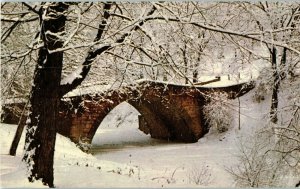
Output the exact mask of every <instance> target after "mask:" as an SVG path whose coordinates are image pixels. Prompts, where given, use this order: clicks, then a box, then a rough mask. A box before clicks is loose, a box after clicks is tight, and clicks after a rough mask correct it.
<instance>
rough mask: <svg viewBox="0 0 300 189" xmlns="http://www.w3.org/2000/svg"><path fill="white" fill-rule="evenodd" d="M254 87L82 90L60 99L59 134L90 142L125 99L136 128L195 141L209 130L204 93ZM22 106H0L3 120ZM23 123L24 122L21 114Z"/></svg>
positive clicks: (147, 84)
mask: <svg viewBox="0 0 300 189" xmlns="http://www.w3.org/2000/svg"><path fill="white" fill-rule="evenodd" d="M252 88H254V83H253V82H250V83H240V84H236V85H231V86H227V87H204V86H199V87H195V86H188V85H175V84H166V83H162V82H154V81H146V80H145V81H141V82H138V83H137V84H135V85H130V86H125V87H121V88H119V89H117V90H109V91H106V92H102V93H98V94H84V95H80V96H73V97H66V98H63V99H62V103H61V107H60V118H59V119H60V125H59V126H58V128H57V130H58V132H59V133H60V134H62V135H64V136H67V137H69V138H70V139H71V140H72V141H74V142H76V143H78V142H79V141H85V142H88V143H91V141H92V139H93V137H94V135H95V133H96V130H97V129H98V127H99V126H100V123H101V122H102V121H103V119H104V118H105V116H106V115H107V114H108V113H109V112H110V111H111V110H112V109H113V108H115V107H116V106H117V105H119V104H120V103H122V102H124V101H126V102H128V103H129V104H131V105H132V106H133V107H134V108H135V109H136V110H138V111H139V113H140V116H139V129H140V130H141V131H143V132H144V133H146V134H150V135H151V137H152V138H157V139H166V140H172V141H181V142H197V141H198V139H199V138H201V137H202V136H203V135H204V134H206V133H207V132H208V129H209V126H208V125H207V123H206V121H205V117H204V115H203V106H204V105H205V104H206V103H207V99H208V98H206V97H207V96H209V95H210V94H211V93H213V92H226V93H227V94H228V97H229V98H231V99H233V98H236V97H239V96H241V95H243V94H245V93H247V92H248V91H250V90H251V89H252ZM12 106H14V107H17V106H18V107H19V108H20V109H22V107H24V103H17V104H16V103H15V104H7V105H6V106H4V107H3V110H4V113H3V115H2V121H3V122H6V123H15V124H17V123H18V119H19V117H20V115H16V114H14V113H12V111H10V109H11V108H9V107H12ZM22 123H23V124H25V119H24V118H23V120H22Z"/></svg>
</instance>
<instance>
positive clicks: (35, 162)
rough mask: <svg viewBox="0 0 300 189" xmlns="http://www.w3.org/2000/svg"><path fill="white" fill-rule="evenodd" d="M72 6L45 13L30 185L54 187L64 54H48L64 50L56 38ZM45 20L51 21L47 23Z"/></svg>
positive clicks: (30, 134)
mask: <svg viewBox="0 0 300 189" xmlns="http://www.w3.org/2000/svg"><path fill="white" fill-rule="evenodd" d="M67 8H68V5H66V4H65V3H53V4H50V5H49V6H47V7H46V6H45V7H44V8H42V9H41V12H40V16H41V34H40V35H41V39H42V40H43V42H44V46H43V47H42V48H41V49H40V50H39V54H38V62H37V66H36V69H35V74H34V83H33V87H32V90H31V97H30V104H31V107H30V114H29V120H28V121H27V133H26V141H25V154H24V157H23V160H24V161H25V162H26V163H27V166H28V169H29V171H30V175H29V177H28V178H29V181H33V180H38V179H41V180H42V182H43V183H44V184H45V185H48V186H49V187H54V184H53V180H54V178H53V158H54V146H55V140H56V127H57V125H58V121H59V119H58V110H59V103H60V99H61V95H60V93H59V86H60V82H61V72H62V64H63V53H62V52H56V53H52V54H49V51H48V50H53V49H57V48H60V47H62V45H63V42H62V41H61V40H60V39H58V38H57V37H56V36H55V35H51V33H53V34H57V33H59V32H62V31H64V27H65V21H66V17H65V15H64V14H63V12H64V11H65V10H67ZM43 17H47V19H44V18H43Z"/></svg>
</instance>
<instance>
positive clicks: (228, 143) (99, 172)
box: [0, 91, 269, 188]
mask: <svg viewBox="0 0 300 189" xmlns="http://www.w3.org/2000/svg"><path fill="white" fill-rule="evenodd" d="M252 96H253V91H252V92H250V93H248V94H246V95H245V96H243V97H241V98H240V100H241V130H239V129H238V120H237V117H238V116H237V115H238V112H237V100H233V101H231V102H232V104H233V106H234V107H235V109H233V110H232V113H233V114H234V115H235V116H234V120H233V123H232V126H231V128H230V129H229V131H227V132H225V133H222V134H219V133H217V132H216V131H214V130H211V131H210V132H209V133H208V134H207V135H205V136H204V137H203V138H201V139H200V140H199V141H198V142H197V143H191V144H185V143H172V142H167V141H160V140H155V139H151V138H150V136H149V135H145V134H144V133H142V132H141V131H139V130H138V120H137V116H138V112H137V111H136V110H135V109H134V108H133V107H132V106H130V105H129V104H127V103H122V104H120V105H119V106H117V107H116V108H115V109H114V110H113V111H111V112H110V114H109V115H108V116H107V117H106V118H105V119H104V121H103V122H102V123H101V125H100V127H99V129H98V130H97V133H96V135H95V137H94V139H93V141H92V149H91V154H85V153H83V152H82V151H81V150H79V149H78V148H77V147H76V145H75V144H74V143H72V142H71V141H70V140H69V139H68V138H65V137H63V136H61V135H58V137H57V142H56V151H55V160H54V183H55V186H56V187H58V188H62V187H71V188H73V187H80V188H82V187H91V188H95V187H234V186H235V183H234V180H233V178H232V177H231V175H230V174H229V173H228V172H227V171H226V169H228V168H230V167H232V166H234V164H236V163H237V161H236V154H237V152H238V144H239V140H240V139H241V138H243V139H245V138H246V137H248V136H251V133H252V131H254V130H255V128H254V126H262V125H263V124H262V121H261V120H262V118H263V117H264V116H266V114H267V111H268V109H269V108H267V107H268V106H269V102H268V101H269V99H266V100H265V101H263V102H261V103H255V102H253V100H252ZM15 130H16V125H8V124H1V126H0V135H1V136H0V145H1V150H0V152H1V155H0V157H1V164H0V173H1V180H0V181H1V183H0V186H1V187H30V188H31V187H44V186H43V185H42V184H41V183H40V182H35V183H29V182H28V181H27V179H26V168H25V167H24V165H23V163H22V162H21V157H22V154H23V146H24V133H23V136H22V138H21V143H20V145H19V148H18V151H17V156H16V157H12V156H9V155H7V154H8V151H9V147H10V144H11V141H12V138H13V136H14V132H15Z"/></svg>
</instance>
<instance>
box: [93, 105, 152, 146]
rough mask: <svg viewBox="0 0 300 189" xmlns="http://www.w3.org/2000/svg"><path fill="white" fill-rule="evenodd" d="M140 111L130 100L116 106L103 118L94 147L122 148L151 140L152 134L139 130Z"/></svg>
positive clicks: (96, 133)
mask: <svg viewBox="0 0 300 189" xmlns="http://www.w3.org/2000/svg"><path fill="white" fill-rule="evenodd" d="M139 115H141V114H140V112H139V111H138V110H137V109H136V108H134V107H133V106H132V105H130V104H129V103H128V102H122V103H120V104H119V105H117V106H116V107H114V108H113V109H112V110H111V111H110V112H109V113H108V114H107V115H106V116H105V118H104V119H103V120H102V122H101V123H100V125H99V127H98V128H97V130H96V132H95V135H94V137H93V139H92V143H91V144H92V147H93V148H99V147H101V149H105V148H111V147H116V148H121V147H124V146H130V145H136V146H139V145H141V146H142V145H143V144H145V143H149V141H151V136H150V135H149V134H148V135H146V134H145V133H144V132H142V131H140V130H139V120H138V117H139Z"/></svg>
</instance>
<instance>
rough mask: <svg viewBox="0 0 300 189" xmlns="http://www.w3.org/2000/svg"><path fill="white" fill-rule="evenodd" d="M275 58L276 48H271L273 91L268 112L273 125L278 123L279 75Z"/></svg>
mask: <svg viewBox="0 0 300 189" xmlns="http://www.w3.org/2000/svg"><path fill="white" fill-rule="evenodd" d="M276 56H277V49H276V47H273V49H272V54H271V61H272V68H273V79H274V84H273V90H272V102H271V111H270V116H271V121H272V122H273V123H277V121H278V118H277V109H278V89H279V84H280V77H279V73H278V70H277V60H276Z"/></svg>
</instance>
